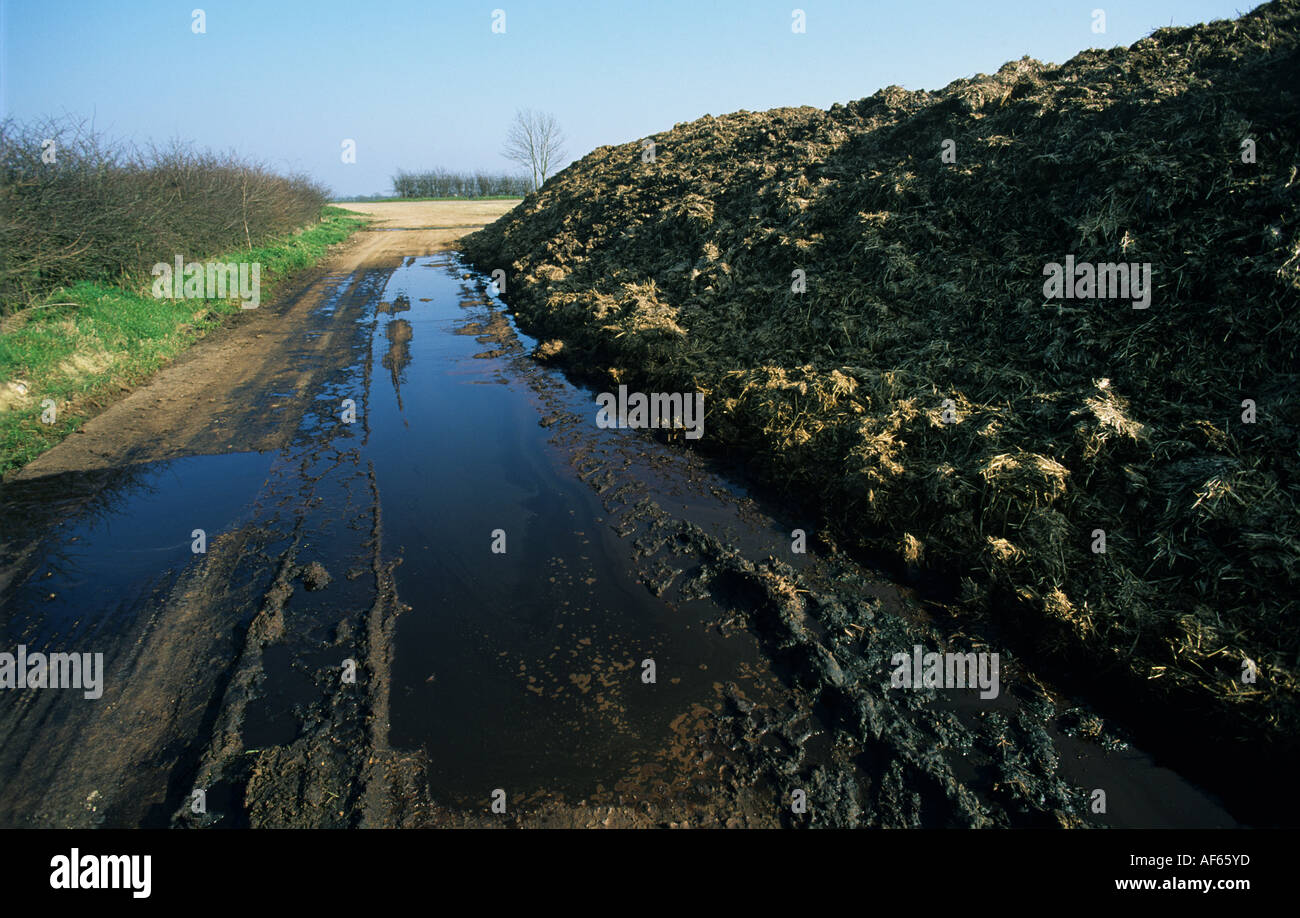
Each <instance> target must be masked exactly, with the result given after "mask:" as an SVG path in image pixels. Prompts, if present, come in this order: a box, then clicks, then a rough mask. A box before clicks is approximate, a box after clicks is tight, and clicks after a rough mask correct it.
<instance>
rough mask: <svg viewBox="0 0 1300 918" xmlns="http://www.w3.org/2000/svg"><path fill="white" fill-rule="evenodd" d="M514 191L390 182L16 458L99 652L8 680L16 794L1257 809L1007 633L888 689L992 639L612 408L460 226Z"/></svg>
mask: <svg viewBox="0 0 1300 918" xmlns="http://www.w3.org/2000/svg"><path fill="white" fill-rule="evenodd" d="M511 203H512V202H482V203H478V204H461V205H454V206H453V205H443V204H401V205H398V204H389V205H367V209H368V211H369V212H371V213H373V214H375V216H376V217H377V222H376V223H375V224H373V225H372V227H371V228H370V229H369V230H367V231H364V232H361V233H359V234H358V235H357V237H356V238H355V239H354V240H353V241H352V242H351V243H349V244H348V245H347V246H346V247H345V248H344V249H343V250H342V251H340V252H339V253H337V254H336V255H335V256H334V257H333V258H332V259H331V260H330V261H329V262H327V263H326V265H325V266H324V268H322V269H320V270H318V271H316V272H315V273H314V274H312V275H311V276H308V277H306V278H304V279H303V280H302V281H301V282H300V283H298V284H297V285H295V288H294V289H293V290H290V291H286V293H285V295H284V296H282V297H281V298H280V299H279V300H278V301H277V302H275V303H270V304H265V305H264V306H263V308H261V309H259V310H258V311H257V312H256V313H253V314H248V315H242V316H240V317H239V319H238V321H236V322H235V323H234V324H233V325H231V326H230V327H228V328H226V329H224V330H222V331H220V332H218V333H215V334H213V335H212V336H210V337H209V338H208V339H207V340H205V341H204V342H202V343H201V344H200V345H198V346H197V347H195V348H194V349H193V350H192V351H191V352H190V353H188V354H187V355H186V356H185V357H184V358H183V359H181V360H180V361H178V362H177V363H175V364H174V365H173V366H171V367H170V368H168V369H167V370H165V371H164V372H162V373H160V374H158V376H157V377H156V378H155V379H154V380H153V381H152V382H151V383H150V384H149V385H147V386H144V387H142V388H140V389H138V390H136V391H134V392H132V393H131V394H130V395H128V396H126V397H125V398H123V399H122V400H121V401H119V402H118V403H117V404H115V405H114V406H113V407H112V408H110V409H109V410H107V411H105V412H104V413H103V414H101V415H100V416H99V417H97V418H96V419H94V420H93V421H92V422H90V423H89V424H88V425H86V427H85V431H84V433H79V434H77V435H74V436H72V437H70V438H69V439H68V440H67V441H65V442H64V443H63V444H61V445H60V446H59V447H57V448H55V449H53V450H51V451H50V452H49V453H47V454H45V455H44V456H42V457H41V458H39V459H38V460H36V461H35V462H33V463H31V464H30V465H29V466H27V467H26V468H25V469H23V470H21V472H19V473H17V474H15V475H13V476H11V477H10V479H9V480H7V481H6V482H5V483H4V485H3V492H2V494H0V532H2V533H3V544H2V545H0V623H2V625H3V629H4V642H5V646H6V647H7V648H11V649H12V648H14V647H17V646H19V645H22V646H23V647H24V648H25V650H26V652H27V653H28V654H33V653H38V652H42V653H55V652H60V651H64V652H73V651H75V652H78V653H92V654H101V653H102V654H103V657H102V660H103V678H102V695H101V696H100V697H98V698H94V699H88V698H85V697H84V695H83V693H82V692H77V691H45V692H7V693H4V695H3V696H2V697H0V825H4V826H64V827H85V826H194V827H208V826H216V827H237V826H258V827H260V826H322V827H334V826H337V827H346V826H470V825H523V826H656V825H676V826H749V827H753V826H802V825H814V826H1031V825H1032V826H1063V827H1070V826H1089V825H1091V826H1206V827H1209V826H1233V825H1236V824H1237V821H1236V820H1235V819H1234V818H1233V816H1232V815H1231V814H1230V813H1229V812H1228V810H1226V809H1225V808H1224V807H1223V806H1222V805H1221V804H1220V803H1219V802H1217V801H1216V799H1215V798H1213V797H1212V796H1211V795H1209V794H1208V793H1206V792H1203V791H1202V790H1199V789H1197V787H1195V786H1193V784H1192V783H1190V782H1189V781H1187V780H1185V779H1184V778H1183V777H1180V776H1179V775H1178V774H1176V773H1175V772H1174V771H1172V770H1170V769H1168V768H1166V767H1164V764H1163V763H1160V762H1157V761H1156V760H1155V759H1153V758H1152V757H1151V756H1149V755H1147V754H1146V753H1144V752H1143V751H1141V750H1139V749H1137V748H1135V747H1134V746H1133V744H1132V743H1131V742H1130V741H1129V740H1128V738H1127V737H1126V736H1125V735H1124V734H1123V733H1122V732H1121V731H1120V730H1118V729H1117V728H1116V727H1115V726H1114V725H1111V724H1109V723H1107V722H1106V721H1104V720H1103V719H1102V718H1101V717H1099V716H1097V715H1096V714H1095V713H1093V712H1092V711H1090V710H1089V709H1088V708H1087V707H1086V706H1084V705H1082V704H1079V703H1076V702H1075V701H1073V700H1071V699H1070V698H1069V697H1066V696H1064V695H1062V694H1061V693H1060V692H1059V691H1058V690H1057V687H1054V686H1053V685H1052V684H1051V683H1050V681H1048V680H1044V679H1042V678H1039V676H1038V675H1036V674H1035V673H1033V672H1029V671H1027V670H1025V669H1024V668H1022V667H1021V666H1020V664H1019V663H1018V661H1017V660H1016V658H1015V657H1014V656H1012V655H1010V654H1007V653H1002V654H1001V655H1000V668H999V670H998V671H997V674H996V680H997V683H996V684H997V685H998V688H999V690H998V691H997V692H996V694H995V695H993V696H992V697H988V698H981V697H980V695H981V692H980V690H979V689H970V690H966V691H957V692H940V691H936V690H935V689H932V688H921V689H897V688H891V687H890V673H891V669H892V666H891V659H892V658H893V656H894V655H895V654H896V653H898V652H900V651H901V652H905V653H907V654H911V653H912V652H913V650H914V648H919V650H918V651H917V652H918V653H920V652H922V651H924V652H931V651H934V652H960V653H963V654H966V653H974V654H980V653H983V652H985V651H987V650H988V648H987V647H986V646H985V645H984V644H983V643H982V642H981V641H980V639H979V637H978V636H976V635H968V634H965V633H963V631H962V629H961V628H960V626H959V622H956V621H955V620H954V619H952V618H950V617H947V616H945V614H944V610H943V608H942V607H940V606H936V605H935V604H933V603H927V602H924V601H922V600H921V599H920V598H918V597H917V596H916V595H914V594H913V593H912V592H911V591H910V590H908V589H906V588H904V587H900V586H898V585H896V584H893V583H890V582H888V581H887V580H886V579H884V578H882V577H880V576H879V575H875V574H873V573H872V572H871V571H869V570H867V569H865V568H864V567H862V566H860V565H859V564H857V563H855V562H854V561H852V560H850V559H848V558H846V557H845V556H843V555H842V554H840V553H839V552H838V551H837V550H836V549H835V547H834V546H833V545H829V544H824V543H822V542H820V541H819V539H818V538H817V536H816V534H815V533H810V534H809V537H808V551H807V552H806V553H799V552H794V551H792V550H791V546H792V532H793V531H794V530H795V529H798V528H800V525H801V521H800V520H798V519H792V518H788V517H787V516H785V515H783V512H782V511H781V510H780V509H776V508H774V507H772V506H768V505H767V504H765V503H764V502H763V501H762V500H760V499H758V498H756V497H754V496H752V495H750V494H749V493H747V492H746V491H745V489H744V488H743V487H742V486H741V485H740V484H738V483H737V481H736V480H735V479H733V478H732V477H729V476H728V475H726V474H724V473H722V472H721V471H720V470H719V469H717V468H714V467H712V466H710V465H709V464H708V462H706V461H705V460H704V459H702V458H700V457H699V456H697V455H696V454H695V453H693V452H691V451H690V450H688V449H684V448H683V445H682V443H681V441H680V440H679V439H675V438H672V439H670V438H669V437H666V436H662V437H656V436H652V435H650V433H648V432H646V431H637V430H628V429H601V428H599V427H598V426H597V425H596V424H595V423H594V422H593V418H594V415H595V401H594V399H595V394H596V393H594V392H593V391H592V390H590V389H586V388H583V387H582V386H581V385H579V384H576V383H574V382H572V381H570V380H569V379H567V378H566V377H565V376H564V375H563V374H562V373H561V372H560V371H558V370H555V369H551V368H548V367H546V366H544V365H543V364H540V363H538V362H536V361H535V360H534V359H533V358H532V357H531V356H529V354H530V351H531V350H532V349H533V348H534V347H535V346H536V343H537V342H535V341H534V340H532V339H531V338H529V337H528V336H526V335H525V334H523V333H522V332H520V331H519V330H518V329H517V328H516V327H515V326H514V324H513V321H512V319H511V318H510V316H508V315H507V314H506V312H505V309H504V306H503V304H502V303H501V301H500V300H499V299H498V298H497V296H496V295H495V290H494V288H492V287H490V286H489V281H490V278H488V277H485V276H482V275H480V274H478V273H476V272H473V271H472V270H471V269H470V268H468V267H467V266H466V265H465V264H464V263H463V262H462V261H461V260H460V259H459V257H458V256H457V255H456V253H455V252H454V251H451V250H450V248H449V247H450V246H451V245H452V244H453V243H454V240H455V239H457V238H458V237H460V236H461V235H463V234H464V233H466V232H469V231H471V230H472V229H474V228H475V227H478V226H481V225H483V224H485V223H488V222H490V221H491V220H492V219H495V217H496V216H497V215H499V214H500V213H502V212H504V211H505V210H506V209H508V208H509V207H510V206H511ZM357 209H361V206H360V205H358V208H357ZM196 530H202V535H201V536H198V535H196ZM196 547H198V548H201V549H202V550H201V551H196V550H195V549H196ZM986 694H987V693H986ZM1098 787H1105V788H1106V789H1107V795H1108V806H1107V808H1106V810H1107V811H1106V813H1105V814H1098V813H1095V812H1093V809H1094V808H1093V807H1092V806H1090V801H1091V794H1092V791H1093V789H1095V788H1098ZM200 791H201V793H198V794H196V792H200ZM795 799H801V800H802V801H804V803H803V805H800V806H792V805H791V801H792V800H795ZM196 800H201V801H202V806H195V801H196ZM494 803H496V804H498V805H497V806H496V807H494ZM501 809H504V812H498V811H497V810H501Z"/></svg>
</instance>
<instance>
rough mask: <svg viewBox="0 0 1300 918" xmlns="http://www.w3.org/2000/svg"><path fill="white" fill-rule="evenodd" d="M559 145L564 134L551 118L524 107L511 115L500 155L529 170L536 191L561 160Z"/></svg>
mask: <svg viewBox="0 0 1300 918" xmlns="http://www.w3.org/2000/svg"><path fill="white" fill-rule="evenodd" d="M563 144H564V132H563V131H561V130H560V123H559V122H558V121H556V120H555V116H554V115H551V114H548V113H546V112H535V111H533V110H531V109H527V108H525V109H522V110H521V111H517V112H515V120H514V121H513V122H512V123H511V125H510V131H509V132H508V133H507V134H506V145H505V149H503V150H502V151H501V155H502V156H504V157H505V158H506V159H508V160H510V161H511V162H515V163H519V165H521V166H523V167H524V168H525V169H531V170H532V173H533V190H534V191H536V190H537V189H538V188H541V187H542V184H543V183H544V182H545V181H546V177H547V176H548V175H550V174H551V170H552V169H553V168H554V167H555V164H556V163H558V162H559V161H560V160H561V159H562V158H563V157H564V146H563Z"/></svg>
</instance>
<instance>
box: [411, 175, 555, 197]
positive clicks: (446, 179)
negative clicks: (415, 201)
mask: <svg viewBox="0 0 1300 918" xmlns="http://www.w3.org/2000/svg"><path fill="white" fill-rule="evenodd" d="M530 191H532V184H531V183H530V181H529V179H528V177H527V176H523V175H510V174H508V173H505V172H453V171H451V170H448V169H430V170H428V171H425V172H407V171H406V170H404V169H399V170H398V172H397V174H396V175H394V176H393V193H394V194H395V195H396V196H397V197H399V198H486V197H494V196H498V195H505V196H510V197H523V196H524V195H526V194H527V193H528V192H530Z"/></svg>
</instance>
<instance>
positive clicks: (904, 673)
mask: <svg viewBox="0 0 1300 918" xmlns="http://www.w3.org/2000/svg"><path fill="white" fill-rule="evenodd" d="M889 663H890V665H891V666H893V667H894V672H893V675H891V676H890V679H889V685H890V688H910V689H922V688H979V689H980V697H981V698H984V699H989V698H996V697H998V691H999V688H998V655H997V654H995V653H937V652H935V651H931V652H929V653H926V652H925V651H924V650H923V648H922V647H921V645H920V644H917V645H916V646H914V647H913V648H912V652H911V653H910V654H909V653H907V651H900V652H899V653H896V654H894V656H893V657H892V658H891V659H890V661H889Z"/></svg>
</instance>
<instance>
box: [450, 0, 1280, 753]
mask: <svg viewBox="0 0 1300 918" xmlns="http://www.w3.org/2000/svg"><path fill="white" fill-rule="evenodd" d="M1298 37H1300V2H1295V0H1286V2H1274V3H1269V4H1266V5H1264V6H1261V7H1259V8H1258V9H1256V10H1255V11H1253V12H1251V13H1249V14H1247V15H1245V16H1243V17H1241V18H1240V19H1237V20H1233V21H1218V22H1213V23H1209V24H1205V25H1199V26H1195V27H1190V28H1167V29H1160V30H1159V31H1157V32H1155V33H1153V34H1152V35H1151V36H1149V37H1147V38H1145V39H1143V40H1141V41H1139V42H1137V43H1136V44H1134V45H1133V46H1131V47H1129V48H1114V49H1111V50H1106V51H1096V50H1093V51H1086V52H1084V53H1081V54H1079V55H1077V56H1076V57H1074V58H1073V59H1071V60H1070V61H1069V62H1068V63H1066V64H1064V65H1061V66H1056V65H1048V64H1042V63H1039V62H1037V61H1034V60H1031V59H1028V58H1026V59H1022V60H1019V61H1015V62H1013V63H1009V64H1006V65H1005V66H1003V67H1002V68H1001V69H1000V70H998V72H997V73H995V74H993V75H992V76H985V75H982V74H981V75H978V76H976V77H975V78H973V79H965V80H958V81H956V82H954V83H952V84H951V85H949V86H947V87H946V88H944V89H942V90H940V91H938V92H925V91H921V92H908V91H905V90H903V89H900V88H898V87H890V88H887V89H884V90H881V91H880V92H878V93H876V94H875V95H873V96H871V97H870V98H867V99H862V100H860V101H856V102H851V103H848V104H844V105H838V104H837V105H835V106H833V107H832V108H831V109H830V110H829V111H821V110H818V109H814V108H808V107H804V108H785V109H776V110H772V111H768V112H759V113H751V112H738V113H736V114H732V115H726V116H724V117H717V118H715V117H710V116H705V117H704V118H701V119H699V120H698V121H693V122H690V123H688V124H679V125H677V126H675V127H674V128H673V129H672V130H670V131H665V132H663V133H660V134H656V135H654V136H652V137H650V138H648V139H649V140H650V141H653V148H652V150H653V157H651V156H650V155H649V151H650V150H651V148H650V147H649V145H647V144H643V143H642V142H635V143H629V144H624V145H621V146H608V147H601V148H599V149H597V150H595V151H593V152H592V153H590V154H589V155H587V156H585V157H584V158H583V159H581V160H580V161H578V162H576V163H574V164H573V165H571V166H569V167H568V168H567V169H565V170H564V171H563V172H561V173H560V174H559V175H557V176H555V177H554V178H552V179H551V180H550V181H549V182H547V183H546V185H545V187H544V188H543V189H542V190H541V191H540V192H538V193H535V194H532V195H529V196H528V197H527V198H526V199H525V200H524V202H523V203H522V204H521V205H520V206H519V207H517V208H515V209H514V210H513V211H511V212H510V213H509V214H507V215H506V216H505V217H503V218H502V219H500V220H498V221H497V222H496V223H494V224H493V225H491V226H490V227H488V228H487V229H484V230H482V231H480V232H478V233H476V234H474V235H473V236H470V237H469V238H468V239H467V240H466V241H465V242H464V248H465V251H466V254H467V255H468V257H469V258H470V259H471V260H472V261H473V262H475V263H476V264H477V265H478V266H479V267H481V268H483V269H485V270H487V271H491V270H494V269H497V268H504V269H505V270H506V272H507V277H508V279H509V286H508V292H507V295H506V300H507V302H508V303H509V305H510V307H511V309H512V310H513V311H514V312H515V313H516V315H517V317H518V319H519V321H520V324H521V326H522V327H523V328H524V329H525V330H527V331H529V332H530V333H532V334H534V335H536V336H538V337H540V338H542V339H543V344H542V346H541V347H540V348H539V349H538V352H539V355H540V356H542V357H544V358H546V359H550V360H553V361H556V362H558V363H561V364H563V365H565V366H566V367H569V368H572V369H573V370H575V371H579V372H582V373H585V374H587V375H588V376H590V377H592V378H593V379H594V380H595V381H597V382H598V383H599V384H600V385H604V386H606V387H608V386H611V385H614V386H616V385H619V384H626V385H628V386H629V387H630V388H631V389H634V390H638V391H642V392H687V393H689V392H702V393H704V394H705V409H706V419H705V422H704V435H703V437H702V438H701V439H700V440H698V441H696V442H695V443H694V444H693V445H694V446H695V447H696V448H701V449H704V450H706V451H711V452H713V453H715V454H718V455H724V456H730V457H733V458H739V459H743V461H744V462H745V466H746V470H747V472H748V473H749V474H751V475H752V476H755V477H756V478H757V479H758V480H760V481H762V482H764V483H766V484H767V485H770V486H772V487H774V488H776V489H777V490H778V491H779V492H780V493H782V494H784V495H786V496H787V497H788V498H790V499H792V500H795V501H799V502H801V503H802V507H803V509H804V510H805V511H808V512H815V513H817V514H818V516H817V519H818V521H819V524H820V527H821V531H822V533H823V534H824V535H825V536H826V537H827V538H828V539H833V540H834V542H835V544H838V545H840V546H841V547H845V548H852V549H858V550H862V551H864V552H870V553H872V554H874V555H876V556H879V555H880V553H882V552H883V553H885V555H886V556H887V557H889V558H893V559H895V560H896V561H897V563H898V566H899V569H900V570H908V571H912V572H914V573H915V572H919V576H920V577H921V578H922V580H924V581H926V582H929V583H940V584H946V585H948V587H949V588H950V594H951V601H952V602H955V603H958V604H959V609H960V613H959V614H960V616H961V617H962V620H961V624H962V627H965V628H967V629H968V630H979V629H984V633H986V634H988V635H991V636H992V637H991V638H990V640H995V641H997V642H1001V643H1003V644H1009V645H1011V646H1014V647H1015V648H1016V649H1017V650H1018V651H1019V652H1020V653H1021V654H1022V655H1024V656H1025V657H1026V658H1028V659H1030V660H1032V661H1033V662H1034V664H1035V666H1036V667H1037V668H1039V669H1040V670H1041V671H1042V673H1043V675H1044V676H1046V677H1048V678H1056V677H1059V678H1060V679H1061V680H1062V681H1063V682H1068V684H1070V685H1071V686H1073V687H1074V688H1076V689H1082V690H1084V691H1086V692H1088V693H1090V694H1092V695H1093V696H1094V697H1096V698H1099V699H1102V702H1099V703H1103V702H1104V703H1105V705H1106V706H1107V707H1109V709H1110V710H1111V711H1112V712H1114V711H1117V710H1120V711H1123V713H1124V714H1125V716H1128V717H1129V719H1130V720H1134V719H1137V720H1141V719H1144V718H1145V721H1146V722H1147V723H1148V724H1149V725H1153V727H1154V729H1157V730H1160V729H1163V730H1164V731H1165V732H1166V733H1167V734H1169V735H1175V734H1179V733H1187V734H1189V736H1190V738H1189V739H1187V740H1186V742H1187V743H1188V744H1192V745H1194V744H1196V743H1199V744H1201V746H1202V747H1203V748H1208V747H1210V746H1214V747H1216V748H1217V747H1220V744H1229V745H1230V746H1231V747H1232V748H1237V749H1241V748H1244V747H1243V746H1236V745H1234V744H1249V743H1255V742H1258V741H1259V740H1264V741H1266V742H1267V743H1268V744H1269V745H1268V747H1267V753H1266V754H1267V755H1268V756H1269V757H1270V758H1272V757H1273V756H1274V755H1280V756H1283V757H1284V758H1285V759H1286V760H1289V761H1291V762H1295V761H1296V757H1295V753H1296V748H1297V743H1298V739H1297V738H1298V737H1300V717H1298V716H1297V710H1298V709H1297V704H1296V700H1297V671H1298V670H1300V666H1298V663H1300V627H1298V625H1300V620H1298V619H1300V616H1298V615H1297V611H1298V609H1300V589H1298V587H1300V509H1298V507H1297V503H1298V500H1297V499H1298V498H1300V491H1298V490H1297V489H1298V488H1300V485H1298V484H1297V470H1298V467H1300V441H1298V439H1297V431H1298V429H1300V409H1297V400H1298V399H1300V391H1298V390H1297V386H1296V382H1297V368H1298V367H1300V363H1298V362H1297V358H1296V349H1297V342H1298V341H1300V334H1298V332H1300V312H1298V311H1297V304H1298V303H1300V297H1298V296H1297V293H1298V292H1300V220H1298V218H1300V177H1298V176H1297V163H1300V157H1298V156H1297V141H1298V139H1300V95H1298V93H1300V47H1298V43H1297V38H1298ZM1144 281H1145V283H1144ZM593 411H594V406H593ZM1103 547H1104V551H1101V550H1099V549H1100V548H1103ZM887 678H888V674H887V673H884V674H882V680H884V679H887ZM1250 748H1251V749H1252V750H1253V752H1252V755H1253V754H1258V753H1259V752H1260V749H1259V747H1257V746H1254V747H1250ZM1244 761H1246V762H1249V761H1250V759H1249V758H1248V759H1246V760H1244ZM1277 761H1278V762H1279V763H1280V762H1281V761H1282V759H1278V760H1277ZM1246 767H1247V768H1249V767H1251V766H1249V765H1247V766H1246Z"/></svg>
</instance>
